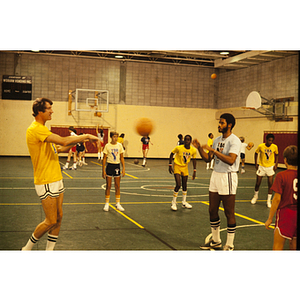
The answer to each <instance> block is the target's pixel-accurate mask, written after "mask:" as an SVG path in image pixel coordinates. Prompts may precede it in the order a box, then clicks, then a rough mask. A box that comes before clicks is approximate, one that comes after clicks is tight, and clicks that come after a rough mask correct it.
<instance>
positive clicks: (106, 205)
mask: <svg viewBox="0 0 300 300" xmlns="http://www.w3.org/2000/svg"><path fill="white" fill-rule="evenodd" d="M103 210H104V211H109V203H105V205H104V207H103Z"/></svg>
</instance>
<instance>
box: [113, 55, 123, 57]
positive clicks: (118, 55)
mask: <svg viewBox="0 0 300 300" xmlns="http://www.w3.org/2000/svg"><path fill="white" fill-rule="evenodd" d="M123 57H124V56H123V55H115V58H123Z"/></svg>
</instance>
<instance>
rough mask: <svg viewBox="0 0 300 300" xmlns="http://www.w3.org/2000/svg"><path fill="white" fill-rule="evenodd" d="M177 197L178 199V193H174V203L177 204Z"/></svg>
mask: <svg viewBox="0 0 300 300" xmlns="http://www.w3.org/2000/svg"><path fill="white" fill-rule="evenodd" d="M177 197H178V192H175V191H174V192H173V200H172V202H175V203H176V200H177Z"/></svg>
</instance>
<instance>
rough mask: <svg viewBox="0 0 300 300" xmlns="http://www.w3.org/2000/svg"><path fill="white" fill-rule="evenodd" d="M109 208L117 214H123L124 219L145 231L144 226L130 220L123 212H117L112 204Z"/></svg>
mask: <svg viewBox="0 0 300 300" xmlns="http://www.w3.org/2000/svg"><path fill="white" fill-rule="evenodd" d="M109 206H110V207H111V208H113V209H114V210H115V211H116V212H118V213H119V214H121V215H122V216H123V217H125V218H126V219H127V220H129V221H130V222H132V223H133V224H135V225H136V226H138V227H139V228H141V229H144V227H143V226H142V225H140V224H139V223H137V222H136V221H134V220H132V219H131V218H129V217H128V216H126V215H125V214H124V213H122V212H121V211H119V210H117V209H116V208H115V207H113V206H112V205H111V204H109Z"/></svg>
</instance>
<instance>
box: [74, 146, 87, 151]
mask: <svg viewBox="0 0 300 300" xmlns="http://www.w3.org/2000/svg"><path fill="white" fill-rule="evenodd" d="M84 150H85V148H84V145H80V146H79V145H77V146H76V151H77V152H83V151H84Z"/></svg>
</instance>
